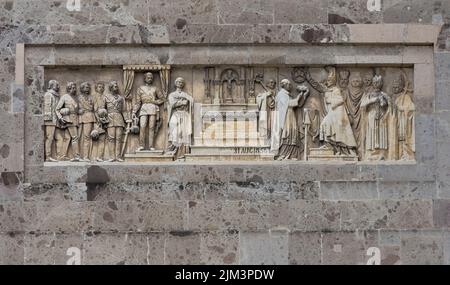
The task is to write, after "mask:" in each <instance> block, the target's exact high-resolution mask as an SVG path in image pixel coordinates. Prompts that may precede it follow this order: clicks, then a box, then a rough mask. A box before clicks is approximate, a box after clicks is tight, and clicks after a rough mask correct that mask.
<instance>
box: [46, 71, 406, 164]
mask: <svg viewBox="0 0 450 285" xmlns="http://www.w3.org/2000/svg"><path fill="white" fill-rule="evenodd" d="M413 73H414V72H413V68H411V67H408V66H399V67H392V66H363V67H360V66H356V65H353V66H352V65H343V66H340V65H323V66H308V65H299V66H276V65H274V66H258V65H254V66H251V65H250V66H249V65H237V64H236V65H227V66H221V65H217V66H188V67H187V66H176V65H162V64H145V65H123V66H119V67H92V66H90V67H82V68H76V69H74V68H65V67H55V68H48V70H46V74H45V77H46V78H45V79H46V82H48V84H47V92H46V93H45V95H44V126H45V159H46V161H48V162H58V161H64V160H70V161H74V162H79V161H80V162H92V161H96V162H103V161H109V162H124V161H125V162H139V163H145V162H154V161H173V160H178V161H185V160H186V161H192V160H194V161H197V160H210V161H216V160H305V161H307V160H309V161H324V160H325V161H397V160H405V161H414V159H415V103H414V102H415V98H414V85H413V84H414V82H413V81H414V80H413V78H414V74H413Z"/></svg>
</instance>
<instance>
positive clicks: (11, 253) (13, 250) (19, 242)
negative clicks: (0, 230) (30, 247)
mask: <svg viewBox="0 0 450 285" xmlns="http://www.w3.org/2000/svg"><path fill="white" fill-rule="evenodd" d="M23 263H24V234H21V233H8V234H0V264H3V265H21V264H23Z"/></svg>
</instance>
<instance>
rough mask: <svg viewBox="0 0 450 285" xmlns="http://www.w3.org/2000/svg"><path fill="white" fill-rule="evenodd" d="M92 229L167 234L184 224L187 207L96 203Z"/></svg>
mask: <svg viewBox="0 0 450 285" xmlns="http://www.w3.org/2000/svg"><path fill="white" fill-rule="evenodd" d="M92 206H93V208H94V209H93V212H94V215H93V229H94V230H96V231H110V230H112V231H123V232H127V231H138V232H140V231H162V230H166V231H170V230H181V229H183V227H184V224H185V211H186V210H187V203H186V202H181V201H147V202H115V201H109V202H106V201H105V202H96V203H94V204H92Z"/></svg>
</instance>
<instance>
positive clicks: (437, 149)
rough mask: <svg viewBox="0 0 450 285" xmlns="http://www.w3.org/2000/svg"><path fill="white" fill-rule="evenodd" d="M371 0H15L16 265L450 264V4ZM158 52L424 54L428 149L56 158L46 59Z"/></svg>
mask: <svg viewBox="0 0 450 285" xmlns="http://www.w3.org/2000/svg"><path fill="white" fill-rule="evenodd" d="M366 2H367V1H341V0H308V1H302V2H301V3H300V2H299V1H294V0H282V1H274V0H262V1H255V0H248V1H228V2H227V1H214V0H206V1H194V0H192V1H191V0H189V1H182V0H177V1H171V3H170V5H169V4H168V3H166V2H164V1H159V0H158V1H153V0H152V1H147V0H138V1H122V0H114V1H81V6H80V11H76V7H71V6H70V5H69V6H68V5H67V3H66V1H50V0H45V1H30V0H14V1H13V0H11V1H2V2H1V3H0V26H1V27H0V33H1V35H2V36H1V37H0V60H1V62H2V64H1V65H0V110H1V111H3V112H1V111H0V122H1V123H0V130H1V131H0V133H1V138H0V169H1V171H0V172H1V176H0V264H22V263H24V262H25V263H27V264H66V262H67V260H68V259H69V258H70V256H68V255H67V249H68V248H69V247H76V248H80V249H81V251H82V255H81V257H82V264H99V263H102V264H104V263H106V264H164V263H168V264H187V263H194V264H199V263H201V264H239V263H242V264H248V263H250V264H259V263H265V264H272V263H280V264H287V263H290V264H318V263H324V264H336V263H338V264H339V263H344V264H365V263H366V262H367V260H368V258H369V256H367V249H368V247H371V246H379V248H380V250H381V257H382V260H381V263H382V264H441V263H447V264H448V263H449V262H450V242H449V241H450V238H449V234H448V231H447V229H448V227H449V223H448V220H449V217H448V212H449V210H448V208H449V207H448V200H446V199H449V198H450V176H449V175H450V174H449V173H450V168H449V164H448V161H449V160H450V157H449V155H448V154H449V153H450V147H449V144H448V138H449V131H448V129H449V118H448V114H447V113H448V110H450V96H449V94H448V90H450V79H449V78H450V56H449V54H448V53H447V52H444V51H446V50H447V51H448V50H450V33H449V31H450V29H449V24H448V23H449V21H450V20H449V19H450V16H449V11H450V7H449V6H448V5H449V4H448V3H447V2H446V1H434V2H433V3H424V1H418V0H412V1H400V0H385V1H382V5H381V6H380V7H381V9H380V10H379V11H378V10H374V11H369V8H368V7H367V3H366ZM69 4H70V3H69ZM74 9H75V10H74ZM71 10H73V11H71ZM351 23H355V24H351ZM367 23H379V24H381V25H364V24H367ZM386 23H392V24H389V25H386ZM403 23H405V24H403ZM425 23H426V24H429V23H433V24H434V25H423V24H425ZM335 24H336V25H335ZM16 43H25V44H26V48H25V82H24V83H25V84H24V86H23V87H22V86H21V85H20V84H15V83H14V81H15V76H14V73H15V72H16V68H15V65H16V62H17V61H16V55H15V49H16ZM336 43H337V44H336ZM435 43H436V44H437V46H434V44H435ZM29 44H33V45H29ZM49 44H50V45H51V46H49ZM170 44H172V45H171V46H168V45H170ZM190 44H195V45H193V46H190ZM267 44H269V46H267ZM349 44H357V45H349ZM405 44H406V45H405ZM415 44H419V45H415ZM434 48H435V49H436V53H434V52H433V49H434ZM130 49H132V51H130ZM147 63H149V64H150V63H163V64H174V65H196V64H200V65H203V64H204V65H215V64H224V63H227V64H228V63H229V64H256V65H278V64H287V65H290V66H298V65H308V64H313V65H321V64H345V65H354V64H361V65H372V64H377V65H383V64H388V65H395V66H400V65H401V66H405V67H408V68H410V67H412V66H413V65H415V66H414V69H415V72H414V78H415V80H414V89H415V96H417V97H415V103H416V111H417V115H416V154H417V155H416V162H413V163H400V164H395V165H394V164H388V163H387V164H386V163H384V162H383V163H381V164H377V163H374V164H371V163H368V164H348V165H347V164H346V165H329V164H320V163H319V164H314V165H311V164H302V163H286V164H284V163H280V164H276V165H270V164H264V163H262V164H257V165H256V164H239V163H237V164H236V163H230V164H227V165H219V166H218V165H214V163H206V164H189V165H188V166H186V165H180V164H173V165H159V164H158V165H148V166H142V165H121V166H118V165H117V164H108V163H105V164H102V165H98V166H96V168H94V169H93V168H91V166H88V165H86V164H70V163H67V164H66V163H64V164H62V165H58V166H47V165H46V166H43V154H42V152H43V144H42V141H43V140H42V139H43V137H42V132H40V131H39V130H41V125H42V101H43V100H42V95H43V90H44V86H45V79H44V67H43V66H46V68H45V70H47V67H52V66H55V65H56V66H58V65H67V66H71V67H75V66H77V65H83V66H90V65H98V66H111V65H122V64H147ZM433 65H434V66H435V69H434V70H433ZM119 69H120V68H119ZM46 72H47V71H46ZM284 75H287V76H289V74H287V73H286V72H284V71H282V72H281V73H280V75H279V76H284ZM121 76H122V74H121V72H119V73H118V78H121ZM387 84H388V85H387V87H386V88H390V85H389V84H390V83H387ZM388 91H389V90H388ZM22 110H25V112H26V114H23V113H22V112H19V113H14V112H18V111H22ZM24 134H25V136H24ZM124 169H125V171H124ZM186 169H188V170H186ZM432 199H434V200H432ZM286 229H288V230H291V231H292V232H290V233H288V232H285V231H283V230H286ZM186 230H192V231H193V232H185V231H186ZM367 230H369V231H370V232H367ZM371 230H378V232H372V231H371ZM92 231H98V232H95V234H94V233H92ZM171 231H172V233H169V232H171ZM268 231H269V232H268ZM347 231H351V232H347ZM353 231H356V232H353ZM361 231H362V232H361ZM378 237H379V239H380V240H379V241H378V240H377V239H378Z"/></svg>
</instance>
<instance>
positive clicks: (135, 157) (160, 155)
mask: <svg viewBox="0 0 450 285" xmlns="http://www.w3.org/2000/svg"><path fill="white" fill-rule="evenodd" d="M173 160H174V155H173V154H164V152H163V151H162V150H140V151H136V153H129V154H125V161H126V162H170V161H173Z"/></svg>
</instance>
